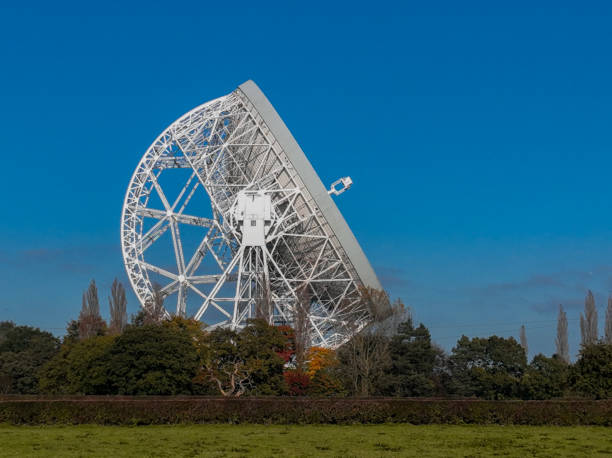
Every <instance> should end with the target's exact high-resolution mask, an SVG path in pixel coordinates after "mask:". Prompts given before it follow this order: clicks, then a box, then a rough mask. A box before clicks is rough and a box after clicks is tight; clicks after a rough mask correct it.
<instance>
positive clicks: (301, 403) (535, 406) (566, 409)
mask: <svg viewBox="0 0 612 458" xmlns="http://www.w3.org/2000/svg"><path fill="white" fill-rule="evenodd" d="M3 422H7V423H12V424H29V425H41V424H103V425H148V424H193V423H260V424H323V423H330V424H354V423H369V424H373V423H412V424H501V425H510V424H519V425H564V426H565V425H567V426H569V425H602V426H612V401H611V400H606V401H595V400H573V401H569V400H563V401H562V400H555V401H479V400H439V399H419V400H417V399H398V398H393V399H390V398H379V399H356V398H325V399H309V398H289V397H286V398H275V397H270V398H255V397H250V398H202V397H184V398H181V397H178V398H163V397H143V398H133V397H112V398H109V397H106V398H105V397H85V398H79V397H75V398H61V399H44V398H11V397H9V396H5V397H0V423H3Z"/></svg>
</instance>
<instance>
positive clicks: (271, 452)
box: [0, 424, 612, 458]
mask: <svg viewBox="0 0 612 458" xmlns="http://www.w3.org/2000/svg"><path fill="white" fill-rule="evenodd" d="M0 456H3V457H4V456H28V457H36V456H45V457H47V456H61V457H72V456H87V457H89V456H108V457H117V456H131V457H142V456H157V457H166V456H167V457H175V456H206V457H215V456H249V457H250V456H274V457H278V458H281V457H285V456H313V457H320V456H321V457H323V456H342V457H344V456H357V457H369V456H419V457H421V456H423V457H427V456H434V457H436V456H453V457H454V456H521V457H523V456H555V457H556V456H608V457H609V456H612V429H610V428H605V427H589V426H575V427H555V426H542V427H541V426H448V425H440V426H438V425H433V426H432V425H427V426H411V425H398V424H395V425H372V426H368V425H356V426H335V425H308V426H282V425H271V426H265V425H189V426H184V425H181V426H134V427H128V426H93V425H80V426H8V425H0Z"/></svg>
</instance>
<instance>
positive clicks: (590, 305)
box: [580, 290, 597, 345]
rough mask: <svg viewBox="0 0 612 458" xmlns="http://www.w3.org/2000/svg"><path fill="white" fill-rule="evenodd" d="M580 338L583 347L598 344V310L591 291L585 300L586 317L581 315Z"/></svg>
mask: <svg viewBox="0 0 612 458" xmlns="http://www.w3.org/2000/svg"><path fill="white" fill-rule="evenodd" d="M580 336H581V344H582V345H591V344H594V343H596V342H597V309H596V308H595V298H594V297H593V293H592V292H591V290H589V291H588V292H587V295H586V298H585V300H584V315H583V314H582V313H581V314H580Z"/></svg>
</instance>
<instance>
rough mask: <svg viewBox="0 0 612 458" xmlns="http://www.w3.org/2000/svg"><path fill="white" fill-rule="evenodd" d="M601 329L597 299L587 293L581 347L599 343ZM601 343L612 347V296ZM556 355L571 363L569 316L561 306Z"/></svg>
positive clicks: (522, 337)
mask: <svg viewBox="0 0 612 458" xmlns="http://www.w3.org/2000/svg"><path fill="white" fill-rule="evenodd" d="M524 333H525V327H524V326H523V327H522V328H521V344H522V343H523V339H524V342H525V343H524V348H525V349H526V348H527V338H526V337H525V334H524ZM599 341H600V340H599V327H598V318H597V307H595V297H594V296H593V293H592V292H591V290H588V291H587V294H586V298H585V300H584V312H583V313H581V314H580V345H581V347H585V346H588V345H593V344H596V343H597V342H599ZM601 342H603V343H606V344H608V345H612V296H610V297H609V298H608V306H607V308H606V316H605V324H604V335H603V338H602V339H601ZM555 345H556V349H557V351H556V354H557V355H558V356H559V358H561V359H562V360H563V361H565V362H566V363H568V364H569V363H570V348H569V336H568V325H567V314H566V313H565V310H563V306H562V305H559V315H558V317H557V338H556V340H555Z"/></svg>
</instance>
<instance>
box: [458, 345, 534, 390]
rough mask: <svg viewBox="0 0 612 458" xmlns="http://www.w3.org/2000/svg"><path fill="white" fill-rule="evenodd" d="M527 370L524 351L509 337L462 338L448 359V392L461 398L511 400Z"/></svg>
mask: <svg viewBox="0 0 612 458" xmlns="http://www.w3.org/2000/svg"><path fill="white" fill-rule="evenodd" d="M526 366H527V358H526V356H525V351H524V350H523V348H522V347H521V346H520V344H519V343H518V342H517V341H516V340H514V338H512V337H510V338H508V339H504V338H502V337H498V336H491V337H489V338H479V337H474V338H473V339H469V338H468V337H466V336H462V337H461V339H459V341H458V342H457V345H456V346H455V348H453V351H452V354H451V357H450V370H451V376H452V382H451V384H452V385H451V388H452V391H453V392H454V393H455V394H458V395H460V396H478V397H482V398H486V399H509V398H514V397H517V396H518V395H519V383H520V379H521V377H522V375H523V373H524V372H525V369H526Z"/></svg>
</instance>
